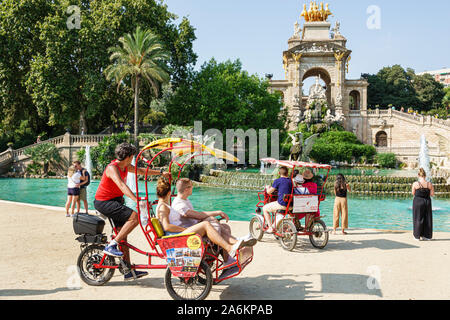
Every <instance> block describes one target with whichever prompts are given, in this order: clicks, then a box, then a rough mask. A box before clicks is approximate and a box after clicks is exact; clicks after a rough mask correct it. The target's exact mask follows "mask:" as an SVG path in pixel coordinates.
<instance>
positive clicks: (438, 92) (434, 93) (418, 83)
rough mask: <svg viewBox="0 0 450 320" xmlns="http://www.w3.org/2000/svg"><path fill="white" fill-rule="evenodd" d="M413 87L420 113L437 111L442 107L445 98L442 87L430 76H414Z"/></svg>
mask: <svg viewBox="0 0 450 320" xmlns="http://www.w3.org/2000/svg"><path fill="white" fill-rule="evenodd" d="M413 87H414V90H415V93H416V97H417V100H418V106H417V107H418V109H419V110H420V111H429V110H431V109H438V108H440V107H441V106H442V99H443V98H444V96H445V92H444V86H443V85H442V83H439V82H437V81H436V80H435V79H434V77H433V76H432V75H430V74H424V75H416V76H414V81H413Z"/></svg>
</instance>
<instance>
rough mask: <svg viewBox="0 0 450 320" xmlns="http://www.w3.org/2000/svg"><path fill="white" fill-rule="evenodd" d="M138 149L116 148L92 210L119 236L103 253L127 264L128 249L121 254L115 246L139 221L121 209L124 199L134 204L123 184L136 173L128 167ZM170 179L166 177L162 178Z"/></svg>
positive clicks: (141, 274) (130, 276)
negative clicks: (115, 229)
mask: <svg viewBox="0 0 450 320" xmlns="http://www.w3.org/2000/svg"><path fill="white" fill-rule="evenodd" d="M136 152H137V149H136V147H135V146H133V145H132V144H129V143H123V144H121V145H119V146H117V148H116V150H115V153H116V157H117V159H116V160H114V161H112V162H111V163H110V164H109V165H108V166H107V167H106V169H105V171H104V172H103V176H102V180H101V181H100V185H99V187H98V189H97V192H96V194H95V201H94V207H95V209H96V210H97V211H98V212H100V213H102V214H103V215H105V216H107V217H108V218H110V219H112V220H113V221H114V224H115V226H116V228H117V231H118V234H117V236H116V237H115V239H114V240H112V241H111V242H110V243H109V244H108V245H107V246H106V248H105V250H104V251H103V252H104V253H106V254H108V255H111V256H115V257H123V259H124V260H125V261H126V262H128V263H130V254H129V249H128V248H127V247H125V246H124V247H122V250H123V252H122V251H120V250H119V249H118V248H117V245H118V244H119V243H120V242H121V241H123V240H125V241H127V235H128V234H129V233H130V232H131V231H133V229H134V228H136V227H137V226H138V225H139V217H138V214H137V212H136V211H134V210H132V209H131V208H128V207H127V206H125V205H124V199H123V196H124V195H126V196H127V197H128V198H130V199H131V200H133V201H134V202H136V203H137V198H136V195H135V194H134V193H133V192H132V191H131V190H130V188H129V187H128V186H127V184H126V182H125V181H126V177H127V174H128V171H130V172H135V167H134V166H133V165H131V162H132V161H133V157H134V156H135V155H136ZM145 172H146V169H142V168H138V169H137V173H138V174H142V175H143V174H145ZM148 174H150V175H160V174H161V172H160V171H156V170H150V169H149V170H148ZM163 175H164V176H166V177H169V175H170V174H169V173H168V172H165V173H164V174H163ZM135 275H136V276H137V277H138V278H140V277H142V276H145V275H147V272H140V271H135ZM132 278H133V275H132V274H131V272H130V273H129V274H126V275H125V280H129V279H132Z"/></svg>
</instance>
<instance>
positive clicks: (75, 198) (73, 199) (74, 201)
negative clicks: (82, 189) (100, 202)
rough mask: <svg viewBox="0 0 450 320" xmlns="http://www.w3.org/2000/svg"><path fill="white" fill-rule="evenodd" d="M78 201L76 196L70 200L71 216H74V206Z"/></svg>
mask: <svg viewBox="0 0 450 320" xmlns="http://www.w3.org/2000/svg"><path fill="white" fill-rule="evenodd" d="M78 199H79V197H78V196H73V198H72V214H74V211H75V205H76V204H77V201H78Z"/></svg>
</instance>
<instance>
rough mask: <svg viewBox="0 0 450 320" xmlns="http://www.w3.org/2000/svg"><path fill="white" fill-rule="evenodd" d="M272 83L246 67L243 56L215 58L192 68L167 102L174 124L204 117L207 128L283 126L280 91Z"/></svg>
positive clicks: (186, 124)
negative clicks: (222, 60) (275, 89)
mask: <svg viewBox="0 0 450 320" xmlns="http://www.w3.org/2000/svg"><path fill="white" fill-rule="evenodd" d="M268 88H269V83H268V82H267V81H265V80H263V79H261V78H259V77H258V76H256V75H249V74H248V72H246V71H244V70H242V64H241V62H240V61H239V60H236V61H234V62H232V61H226V62H222V63H219V62H217V61H216V60H214V59H211V60H210V61H209V62H206V63H204V64H203V65H202V66H201V68H200V70H199V71H196V72H191V73H190V76H189V78H188V81H187V82H186V83H185V84H183V85H181V86H180V87H179V88H177V90H175V93H174V96H173V98H172V99H171V101H170V102H169V103H167V106H166V108H167V118H168V121H169V122H170V123H172V124H176V125H182V126H192V125H193V124H194V121H195V120H202V123H203V129H204V130H207V129H211V128H215V129H218V130H221V131H222V132H225V130H226V129H243V130H244V131H245V130H248V129H250V128H253V129H266V128H267V129H275V128H277V129H282V128H283V127H284V118H283V115H282V113H280V110H281V108H282V104H281V102H280V99H279V95H278V94H275V93H273V94H272V93H270V92H269V91H268Z"/></svg>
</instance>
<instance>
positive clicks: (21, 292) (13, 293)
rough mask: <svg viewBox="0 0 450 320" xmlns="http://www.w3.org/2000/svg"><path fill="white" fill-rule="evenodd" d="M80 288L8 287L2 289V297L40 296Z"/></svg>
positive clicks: (0, 294) (0, 291) (0, 293)
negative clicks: (38, 288) (39, 288)
mask: <svg viewBox="0 0 450 320" xmlns="http://www.w3.org/2000/svg"><path fill="white" fill-rule="evenodd" d="M74 290H80V289H69V288H57V289H50V290H32V289H6V290H0V297H27V296H40V295H46V294H53V293H58V292H65V291H74Z"/></svg>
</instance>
